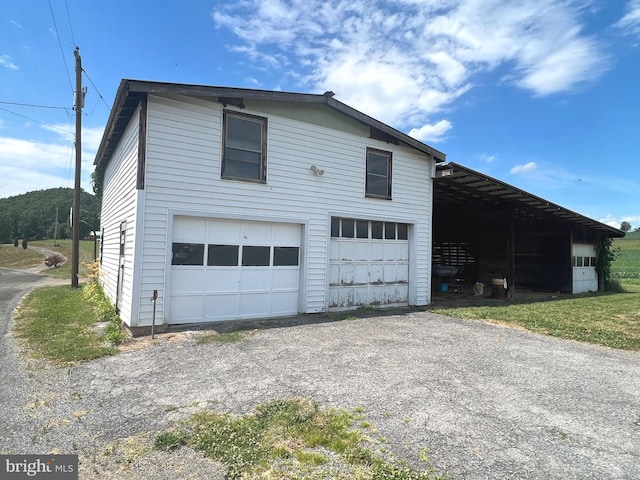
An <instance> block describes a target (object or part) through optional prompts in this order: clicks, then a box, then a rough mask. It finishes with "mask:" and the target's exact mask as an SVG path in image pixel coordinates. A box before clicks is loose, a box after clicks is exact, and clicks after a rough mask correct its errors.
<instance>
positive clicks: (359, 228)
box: [356, 220, 369, 238]
mask: <svg viewBox="0 0 640 480" xmlns="http://www.w3.org/2000/svg"><path fill="white" fill-rule="evenodd" d="M356 238H369V222H367V221H366V220H357V221H356Z"/></svg>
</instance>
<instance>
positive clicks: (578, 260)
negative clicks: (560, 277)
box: [576, 257, 584, 267]
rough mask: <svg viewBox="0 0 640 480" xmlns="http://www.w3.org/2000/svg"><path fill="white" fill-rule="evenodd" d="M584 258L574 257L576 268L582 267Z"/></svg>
mask: <svg viewBox="0 0 640 480" xmlns="http://www.w3.org/2000/svg"><path fill="white" fill-rule="evenodd" d="M583 258H584V257H576V260H577V263H576V267H581V266H582V259H583Z"/></svg>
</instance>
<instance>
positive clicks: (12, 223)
mask: <svg viewBox="0 0 640 480" xmlns="http://www.w3.org/2000/svg"><path fill="white" fill-rule="evenodd" d="M72 205H73V189H72V188H62V187H60V188H50V189H48V190H37V191H33V192H29V193H24V194H22V195H16V196H14V197H8V198H0V243H12V242H13V241H14V239H16V238H19V239H23V238H26V239H27V240H35V239H43V238H53V237H54V235H55V231H56V227H55V225H56V209H57V211H58V231H57V238H60V239H63V238H69V237H71V235H72V233H71V228H70V227H69V210H70V209H71V206H72ZM99 217H100V202H99V200H98V197H96V196H95V195H92V194H90V193H87V192H85V191H82V192H81V194H80V238H83V237H85V236H87V235H88V234H89V232H90V231H91V230H93V229H96V230H97V229H99V228H100V222H99Z"/></svg>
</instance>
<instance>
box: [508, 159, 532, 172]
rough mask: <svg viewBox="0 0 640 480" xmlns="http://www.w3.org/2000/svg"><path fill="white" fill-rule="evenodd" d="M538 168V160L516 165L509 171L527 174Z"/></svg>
mask: <svg viewBox="0 0 640 480" xmlns="http://www.w3.org/2000/svg"><path fill="white" fill-rule="evenodd" d="M537 168H538V165H537V164H536V162H528V163H525V164H523V165H516V166H515V167H513V168H512V169H511V170H510V171H509V172H510V173H512V174H513V175H526V174H528V173H531V172H533V171H535V170H536V169H537Z"/></svg>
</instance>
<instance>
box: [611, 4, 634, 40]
mask: <svg viewBox="0 0 640 480" xmlns="http://www.w3.org/2000/svg"><path fill="white" fill-rule="evenodd" d="M614 26H615V27H618V28H620V29H622V30H623V33H625V34H627V35H640V0H630V2H629V3H628V4H627V8H626V11H625V14H624V16H623V17H622V18H621V19H620V20H618V21H617V22H616V23H615V24H614Z"/></svg>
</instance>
